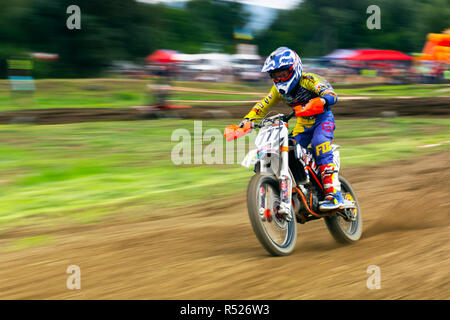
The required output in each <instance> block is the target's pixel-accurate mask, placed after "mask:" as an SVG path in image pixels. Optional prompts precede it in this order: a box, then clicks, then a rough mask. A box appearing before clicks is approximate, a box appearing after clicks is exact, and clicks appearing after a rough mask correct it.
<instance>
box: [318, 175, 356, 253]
mask: <svg viewBox="0 0 450 320" xmlns="http://www.w3.org/2000/svg"><path fill="white" fill-rule="evenodd" d="M339 181H340V183H341V192H342V196H343V198H344V199H346V200H350V201H354V202H355V206H356V208H354V209H344V210H350V212H348V214H347V216H352V217H353V219H347V220H346V219H344V218H343V217H342V216H341V215H339V214H335V215H332V216H329V217H325V223H326V225H327V227H328V230H329V231H330V233H331V235H332V236H333V238H334V239H335V240H336V241H337V242H340V243H343V244H349V243H353V242H356V241H358V240H359V239H360V238H361V234H362V216H361V209H360V208H359V204H358V199H357V198H356V194H355V192H354V191H353V188H352V187H351V185H350V183H349V182H348V181H347V180H346V179H345V178H344V177H342V176H339Z"/></svg>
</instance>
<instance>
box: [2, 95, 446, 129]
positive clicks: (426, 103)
mask: <svg viewBox="0 0 450 320" xmlns="http://www.w3.org/2000/svg"><path fill="white" fill-rule="evenodd" d="M449 104H450V98H449V97H430V98H408V99H403V98H371V99H367V100H342V101H339V103H338V104H337V105H336V106H333V114H334V115H335V116H336V118H337V119H342V118H355V117H357V118H370V117H382V116H383V113H386V112H388V113H391V114H392V113H395V115H396V116H418V117H448V116H449V108H448V106H449ZM253 105H254V103H246V104H240V105H231V106H230V105H229V104H222V105H221V104H220V103H219V104H217V103H216V104H215V105H214V106H212V105H205V104H203V105H194V106H192V108H190V109H183V110H169V111H167V112H165V113H164V116H166V117H179V118H188V119H211V118H218V119H224V118H242V117H243V116H244V115H245V114H247V112H248V111H249V110H250V109H251V108H252V106H253ZM273 110H276V111H278V112H284V113H289V112H290V111H291V109H290V108H288V107H287V106H286V105H283V104H280V105H278V106H276V107H274V108H273ZM156 115H159V116H163V115H162V114H161V113H157V114H156V113H154V112H153V113H151V112H148V111H145V108H142V109H141V110H138V109H137V108H57V109H32V110H14V111H3V112H0V124H9V123H33V124H62V123H76V122H88V121H122V120H125V121H129V120H142V119H150V118H155V116H156Z"/></svg>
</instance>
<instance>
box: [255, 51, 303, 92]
mask: <svg viewBox="0 0 450 320" xmlns="http://www.w3.org/2000/svg"><path fill="white" fill-rule="evenodd" d="M285 69H288V70H289V71H290V72H289V75H288V76H287V77H286V78H284V79H278V80H275V79H273V83H274V84H275V87H276V88H277V90H278V92H279V93H280V94H282V95H285V94H289V93H291V92H292V90H293V89H294V88H295V86H296V85H297V84H298V82H299V81H300V78H301V76H302V71H303V68H302V61H301V60H300V57H299V56H298V54H297V53H296V52H295V51H294V50H291V49H289V48H287V47H280V48H278V49H277V50H275V51H274V52H272V53H271V54H270V55H269V56H268V57H267V59H266V61H265V62H264V66H263V68H262V69H261V72H267V73H269V74H271V73H272V72H274V71H281V70H285Z"/></svg>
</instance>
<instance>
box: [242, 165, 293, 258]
mask: <svg viewBox="0 0 450 320" xmlns="http://www.w3.org/2000/svg"><path fill="white" fill-rule="evenodd" d="M279 206H280V183H279V182H278V180H277V179H276V177H274V176H272V175H266V174H260V173H257V174H255V175H254V176H253V177H252V179H251V180H250V183H249V185H248V189H247V208H248V215H249V217H250V222H251V224H252V227H253V231H254V232H255V234H256V237H257V238H258V240H259V242H260V243H261V244H262V246H263V247H264V248H265V249H266V250H267V251H268V252H269V253H270V254H271V255H273V256H285V255H289V254H290V253H291V252H292V251H293V250H294V247H295V243H296V241H297V222H296V219H295V215H292V219H291V220H290V221H287V220H286V219H285V217H284V216H283V215H281V214H279V213H278V209H279Z"/></svg>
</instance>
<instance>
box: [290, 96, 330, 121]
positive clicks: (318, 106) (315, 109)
mask: <svg viewBox="0 0 450 320" xmlns="http://www.w3.org/2000/svg"><path fill="white" fill-rule="evenodd" d="M323 100H324V99H323V98H320V97H317V98H314V99H311V100H309V102H308V103H307V104H306V105H305V106H304V107H303V106H301V105H300V106H296V107H295V108H294V110H295V115H296V116H297V117H310V116H313V115H316V114H319V113H322V112H323V106H324V102H323Z"/></svg>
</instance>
